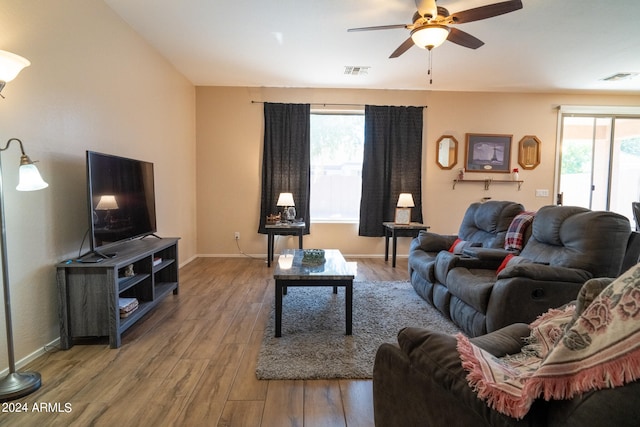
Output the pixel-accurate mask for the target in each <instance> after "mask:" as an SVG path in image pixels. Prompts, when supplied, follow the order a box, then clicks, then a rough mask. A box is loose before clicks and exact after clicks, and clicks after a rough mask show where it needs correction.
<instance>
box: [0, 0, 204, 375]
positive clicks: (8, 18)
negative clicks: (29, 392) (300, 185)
mask: <svg viewBox="0 0 640 427" xmlns="http://www.w3.org/2000/svg"><path fill="white" fill-rule="evenodd" d="M0 22H1V23H2V30H1V31H0V49H3V50H8V51H11V52H14V53H17V54H19V55H22V56H24V57H26V58H28V59H29V60H30V61H31V63H32V65H31V66H30V67H28V68H26V69H25V70H23V71H22V73H21V74H20V75H19V76H18V77H17V78H16V79H15V80H14V81H13V82H10V83H8V84H7V86H6V87H5V89H4V90H3V92H2V93H3V95H5V97H6V99H0V143H1V144H4V142H5V141H7V140H8V139H9V138H11V137H17V138H20V139H22V140H23V142H24V144H25V148H26V150H27V154H28V155H29V156H30V157H31V158H32V159H34V160H36V159H37V160H39V161H40V162H39V163H38V168H39V169H40V172H41V173H42V175H43V177H44V178H45V179H46V180H47V181H48V182H49V185H50V186H49V188H47V189H46V190H43V191H39V192H33V193H18V192H16V191H15V186H16V181H17V164H18V160H19V150H18V147H17V146H16V147H13V146H12V147H11V148H10V149H9V150H8V151H6V152H4V153H3V154H2V163H3V165H4V170H3V177H4V183H5V211H6V223H7V228H8V239H7V240H8V242H7V243H8V247H9V250H8V258H9V266H10V270H9V273H10V276H11V298H12V301H11V302H12V307H13V310H12V312H13V323H14V337H15V350H16V351H15V353H16V359H17V360H26V359H28V358H29V357H30V356H34V355H37V354H38V352H39V351H40V350H41V349H42V348H43V346H44V345H45V344H48V343H50V342H52V341H54V340H56V339H57V338H58V337H59V327H58V315H57V310H58V303H57V291H56V281H55V264H56V263H57V262H59V261H61V260H64V259H66V258H70V257H74V256H77V254H78V251H79V248H80V243H81V241H82V238H83V235H84V233H85V231H86V229H87V227H88V222H87V216H88V214H87V207H86V186H85V181H86V178H85V150H95V151H101V152H107V153H112V154H118V155H121V156H126V157H133V158H140V159H144V160H148V161H151V162H154V163H155V175H156V193H157V212H158V228H159V230H158V233H159V234H160V235H162V236H180V237H182V240H181V241H180V262H181V263H184V262H186V261H187V260H188V259H189V258H192V257H193V256H194V255H195V254H196V226H195V219H196V203H195V202H196V198H195V88H194V86H193V85H192V84H191V83H190V82H189V81H188V80H186V79H185V78H184V77H183V76H182V75H181V74H179V73H178V72H177V71H176V70H175V68H174V67H173V66H172V65H171V64H169V63H168V62H167V61H166V60H165V59H164V58H163V57H161V56H160V55H159V54H158V53H157V52H156V51H155V50H154V49H152V48H151V47H150V46H149V45H148V44H147V43H146V42H145V41H144V40H143V39H142V38H140V37H139V36H138V35H137V34H136V33H134V32H133V31H132V30H131V29H130V27H128V26H127V25H126V24H125V23H124V22H123V21H122V20H121V19H120V18H119V17H118V16H117V15H115V14H114V13H113V12H112V11H111V9H109V8H108V7H107V6H106V5H105V4H104V3H103V2H102V1H100V0H56V1H37V0H3V1H2V2H1V3H0ZM84 249H85V250H87V244H86V243H85V247H84ZM2 319H4V315H3V317H2ZM4 323H5V322H4V320H2V321H0V324H2V328H1V329H0V371H2V370H3V369H4V368H6V367H7V366H8V363H7V360H6V354H7V351H6V339H5V329H4ZM45 381H46V379H45Z"/></svg>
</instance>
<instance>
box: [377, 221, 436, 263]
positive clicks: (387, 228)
mask: <svg viewBox="0 0 640 427" xmlns="http://www.w3.org/2000/svg"><path fill="white" fill-rule="evenodd" d="M382 225H383V226H384V260H385V261H388V260H389V238H390V237H391V239H392V241H393V258H392V261H391V265H392V266H393V268H395V267H396V252H397V249H396V248H397V243H398V237H416V236H417V235H418V233H419V232H420V230H428V229H429V227H428V226H426V225H424V224H420V223H419V222H411V223H409V224H396V223H395V222H383V223H382Z"/></svg>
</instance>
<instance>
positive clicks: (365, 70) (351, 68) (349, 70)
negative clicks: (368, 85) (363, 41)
mask: <svg viewBox="0 0 640 427" xmlns="http://www.w3.org/2000/svg"><path fill="white" fill-rule="evenodd" d="M369 68H371V67H367V66H364V67H363V66H355V65H345V67H344V73H345V74H347V75H350V76H366V75H367V74H369Z"/></svg>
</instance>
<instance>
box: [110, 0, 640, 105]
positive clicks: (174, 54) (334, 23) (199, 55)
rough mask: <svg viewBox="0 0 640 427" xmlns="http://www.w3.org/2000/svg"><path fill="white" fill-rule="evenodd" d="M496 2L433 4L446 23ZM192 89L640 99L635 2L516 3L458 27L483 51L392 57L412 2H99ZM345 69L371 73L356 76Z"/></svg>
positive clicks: (444, 49)
mask: <svg viewBox="0 0 640 427" xmlns="http://www.w3.org/2000/svg"><path fill="white" fill-rule="evenodd" d="M498 1H501V0H438V3H437V4H438V5H439V6H444V7H446V8H447V9H448V10H449V12H450V13H454V12H458V11H462V10H466V9H470V8H473V7H478V6H483V5H486V4H491V3H496V2H498ZM105 2H106V3H107V4H108V5H109V6H110V7H111V8H112V9H113V10H114V11H115V12H116V13H117V14H118V15H120V16H121V17H122V18H123V19H124V20H125V21H126V22H127V23H128V24H129V25H131V27H133V28H134V30H135V31H137V32H138V33H139V34H140V35H141V36H142V37H144V38H145V39H146V40H148V42H149V43H150V44H151V45H153V46H154V47H155V48H156V49H157V50H158V51H159V52H160V53H161V54H162V55H163V56H165V57H166V58H167V59H168V60H169V61H171V62H172V63H173V64H174V65H175V67H176V68H177V69H178V70H179V71H180V72H181V73H183V74H184V75H185V76H186V77H187V78H188V79H189V80H191V82H193V83H194V84H195V85H198V86H201V85H202V86H268V87H317V88H366V89H423V90H454V91H518V92H522V91H525V92H529V91H536V92H538V91H554V92H557V91H576V90H577V91H591V92H593V91H602V92H613V93H620V92H622V93H634V94H637V93H640V75H639V76H638V77H636V78H635V79H631V80H622V81H616V82H605V81H602V80H601V79H603V78H605V77H608V76H611V75H613V74H616V73H621V72H637V73H640V21H639V19H640V18H638V17H639V16H640V1H638V0H523V1H522V2H523V5H524V7H523V9H521V10H518V11H515V12H512V13H508V14H505V15H502V16H497V17H494V18H489V19H486V20H482V21H477V22H471V23H467V24H459V25H457V28H458V29H460V30H463V31H466V32H468V33H470V34H472V35H474V36H475V37H477V38H479V39H480V40H482V41H484V42H485V45H484V46H482V47H480V48H479V49H477V50H472V49H467V48H464V47H461V46H459V45H456V44H453V43H450V42H445V44H443V45H442V46H440V47H438V48H435V49H434V50H433V83H432V84H429V77H428V76H427V66H428V53H427V51H426V50H423V49H420V48H417V47H415V46H414V47H412V48H411V49H410V50H409V51H408V52H406V53H405V54H404V55H402V56H401V57H399V58H396V59H389V58H388V57H389V55H390V54H391V52H393V51H394V50H395V49H396V47H398V46H399V45H400V44H401V43H402V42H403V41H404V40H406V39H407V38H408V37H409V30H406V29H393V30H381V31H369V32H350V33H348V32H347V29H348V28H354V27H366V26H375V25H387V24H410V23H411V22H412V16H413V13H414V12H415V11H416V7H415V2H414V0H306V1H304V0H263V1H259V0H105ZM345 66H370V67H371V68H370V69H369V72H368V74H367V75H364V76H352V75H345V74H344V67H345Z"/></svg>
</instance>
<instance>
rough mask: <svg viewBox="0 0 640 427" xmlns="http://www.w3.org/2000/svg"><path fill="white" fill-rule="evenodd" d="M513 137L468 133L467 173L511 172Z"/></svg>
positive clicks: (466, 150) (466, 151)
mask: <svg viewBox="0 0 640 427" xmlns="http://www.w3.org/2000/svg"><path fill="white" fill-rule="evenodd" d="M512 137H513V135H490V134H479V133H468V134H467V138H466V139H467V143H466V149H465V152H464V153H465V166H466V171H467V172H499V173H509V172H511V168H510V161H511V138H512Z"/></svg>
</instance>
